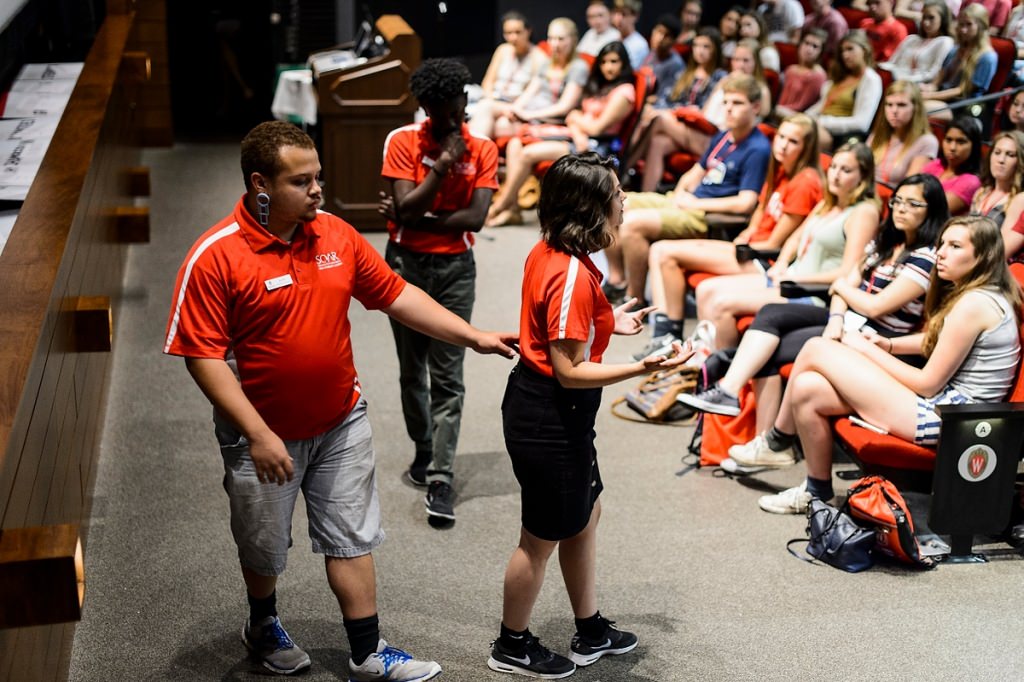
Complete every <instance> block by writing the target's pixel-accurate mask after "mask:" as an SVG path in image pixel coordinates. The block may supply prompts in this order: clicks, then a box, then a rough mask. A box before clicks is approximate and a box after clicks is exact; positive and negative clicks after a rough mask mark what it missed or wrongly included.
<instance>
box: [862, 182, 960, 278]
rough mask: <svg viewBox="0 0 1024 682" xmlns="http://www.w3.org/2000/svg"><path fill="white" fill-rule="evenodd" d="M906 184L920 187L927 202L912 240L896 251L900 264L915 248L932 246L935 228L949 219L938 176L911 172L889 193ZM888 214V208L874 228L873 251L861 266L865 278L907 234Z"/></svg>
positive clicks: (936, 232)
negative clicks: (880, 221)
mask: <svg viewBox="0 0 1024 682" xmlns="http://www.w3.org/2000/svg"><path fill="white" fill-rule="evenodd" d="M907 185H920V186H921V194H922V195H924V202H925V203H926V204H928V209H927V210H928V212H927V213H926V214H925V218H924V221H922V223H921V225H920V226H918V228H917V230H916V231H915V233H914V241H913V243H910V244H906V247H905V248H904V249H903V253H901V254H900V257H899V260H898V261H897V262H900V263H902V262H903V261H905V260H906V259H907V258H909V257H910V253H911V251H914V250H915V249H920V248H923V247H926V246H935V242H936V240H937V239H938V237H939V231H940V230H941V229H942V226H943V225H945V224H946V221H947V220H949V204H948V203H947V202H946V192H945V191H943V189H942V183H941V182H939V179H938V178H936V177H935V176H934V175H931V174H929V173H918V174H916V175H911V176H910V177H908V178H904V180H903V182H901V183H900V184H898V185H896V189H895V190H893V192H892V194H893V196H896V193H897V192H899V191H900V188H901V187H906V186H907ZM892 215H893V211H892V210H891V209H890V210H889V216H888V217H887V218H886V219H885V222H883V223H882V226H881V228H879V230H878V236H877V237H875V249H874V253H873V254H872V255H871V256H869V257H868V258H867V259H865V262H864V266H863V268H862V272H863V274H864V276H865V277H866V276H867V275H868V272H869V271H870V270H873V269H874V268H876V267H878V265H879V264H880V263H884V262H885V261H887V260H889V258H890V257H891V256H892V252H893V251H894V250H895V249H896V247H897V246H899V245H900V244H905V243H906V238H907V233H906V232H904V231H903V230H900V229H898V228H897V227H896V225H895V224H893V221H892Z"/></svg>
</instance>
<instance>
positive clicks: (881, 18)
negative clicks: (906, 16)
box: [860, 0, 907, 63]
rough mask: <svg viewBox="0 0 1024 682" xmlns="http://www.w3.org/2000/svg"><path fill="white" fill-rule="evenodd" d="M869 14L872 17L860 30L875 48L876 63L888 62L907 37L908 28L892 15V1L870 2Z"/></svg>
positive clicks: (864, 22) (876, 0) (865, 20)
mask: <svg viewBox="0 0 1024 682" xmlns="http://www.w3.org/2000/svg"><path fill="white" fill-rule="evenodd" d="M868 12H870V13H871V16H870V17H867V18H866V19H864V20H863V21H861V22H860V28H862V29H864V32H865V33H867V34H868V40H870V41H871V45H872V46H874V48H875V61H876V62H878V63H881V62H887V61H889V57H891V56H892V53H893V52H895V51H896V48H897V47H899V44H900V43H901V42H903V39H904V38H906V37H907V27H906V26H904V25H903V22H901V21H900V20H899V19H897V18H896V17H894V16H893V15H892V0H868Z"/></svg>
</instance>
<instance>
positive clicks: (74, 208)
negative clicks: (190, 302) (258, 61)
mask: <svg viewBox="0 0 1024 682" xmlns="http://www.w3.org/2000/svg"><path fill="white" fill-rule="evenodd" d="M133 30H134V3H132V2H129V1H127V0H114V1H112V2H110V3H109V5H108V10H107V18H106V20H105V22H104V24H103V26H102V28H101V29H100V31H99V33H98V34H97V36H96V39H95V42H94V44H93V46H92V49H91V51H90V52H89V55H88V57H87V59H86V62H85V68H84V69H83V71H82V74H81V76H80V77H79V80H78V83H77V85H76V87H75V90H74V92H73V93H72V95H71V99H70V102H69V103H68V106H67V108H66V109H65V112H64V115H63V116H62V118H61V121H60V124H59V126H58V127H57V130H56V133H55V134H54V138H53V140H52V142H51V144H50V147H49V151H48V152H47V154H46V157H45V159H44V160H43V163H42V166H41V168H40V169H39V172H38V174H37V175H36V178H35V181H34V182H33V184H32V186H31V189H30V190H29V193H28V196H27V197H26V199H25V203H24V205H23V207H22V209H21V211H20V213H19V217H18V220H17V222H16V223H15V225H14V228H13V231H12V232H11V235H10V238H9V239H8V242H7V245H6V247H5V248H4V250H3V252H2V254H0V680H4V679H11V680H42V679H64V678H66V676H67V673H68V664H69V656H70V651H71V639H72V636H73V633H74V621H75V620H77V619H78V617H79V614H80V607H81V594H82V587H83V583H82V555H83V553H84V554H85V555H86V556H88V536H87V532H86V531H87V528H88V524H87V520H88V518H89V511H90V509H89V506H90V503H89V498H90V491H91V489H92V484H93V479H94V475H95V469H96V460H97V457H98V453H99V448H98V444H99V435H100V430H101V428H102V421H103V412H104V406H105V402H106V384H107V379H108V375H109V369H110V367H109V364H110V363H109V361H110V350H111V339H112V331H113V329H112V327H113V324H116V321H117V310H118V301H119V299H120V297H121V295H122V294H121V290H122V278H123V269H124V262H125V256H126V252H127V246H126V244H127V242H128V241H132V240H135V241H139V240H142V241H144V240H146V239H147V237H148V216H147V215H146V212H145V209H144V208H142V209H140V208H139V207H138V206H136V205H135V204H136V202H135V201H134V200H133V198H132V192H133V191H136V192H137V191H139V190H140V188H143V189H144V188H147V187H148V175H147V172H146V170H145V169H140V168H139V166H138V164H139V151H140V150H139V146H138V134H137V132H138V131H137V129H138V120H137V119H138V115H137V111H136V106H135V105H136V102H137V99H138V95H139V92H140V89H141V88H142V84H141V79H144V78H145V76H146V74H147V73H148V71H149V69H148V65H147V60H146V55H145V54H141V53H139V52H138V51H134V50H133V49H132V48H133V43H132V41H133V40H134V38H133ZM84 585H85V589H86V593H87V592H88V576H85V580H84Z"/></svg>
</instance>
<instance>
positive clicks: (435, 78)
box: [409, 59, 473, 107]
mask: <svg viewBox="0 0 1024 682" xmlns="http://www.w3.org/2000/svg"><path fill="white" fill-rule="evenodd" d="M472 79H473V77H472V76H471V75H470V73H469V69H467V68H466V65H465V64H463V63H462V62H459V61H456V60H454V59H428V60H426V61H425V62H423V63H422V64H421V65H420V67H419V68H418V69H416V70H415V71H413V72H412V76H411V77H410V78H409V91H410V92H412V96H413V97H415V98H416V99H417V101H419V103H420V104H422V105H424V106H425V107H427V106H431V105H438V104H445V103H447V102H450V101H452V100H453V99H455V98H456V97H458V96H459V95H462V94H464V93H465V92H466V86H467V85H469V83H470V82H471V81H472Z"/></svg>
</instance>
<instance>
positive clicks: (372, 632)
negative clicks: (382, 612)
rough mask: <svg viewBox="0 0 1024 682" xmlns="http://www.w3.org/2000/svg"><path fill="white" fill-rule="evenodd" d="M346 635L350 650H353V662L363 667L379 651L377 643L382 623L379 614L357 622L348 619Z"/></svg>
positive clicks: (346, 620)
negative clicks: (370, 656)
mask: <svg viewBox="0 0 1024 682" xmlns="http://www.w3.org/2000/svg"><path fill="white" fill-rule="evenodd" d="M345 634H347V635H348V648H349V649H351V650H352V661H353V662H354V663H355V664H356V665H361V664H362V663H363V661H365V660H366V659H367V657H368V656H369V655H370V654H372V653H373V652H375V651H376V650H377V642H378V641H379V640H380V621H379V620H378V619H377V614H376V613H375V614H373V615H372V616H367V617H366V618H358V619H356V620H349V619H348V618H346V619H345Z"/></svg>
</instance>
